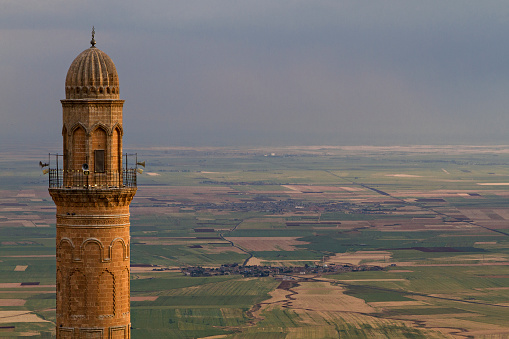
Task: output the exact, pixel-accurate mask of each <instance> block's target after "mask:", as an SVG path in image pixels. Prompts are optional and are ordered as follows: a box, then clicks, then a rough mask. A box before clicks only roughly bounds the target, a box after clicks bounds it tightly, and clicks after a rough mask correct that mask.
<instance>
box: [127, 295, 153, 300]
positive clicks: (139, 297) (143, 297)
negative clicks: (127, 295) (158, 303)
mask: <svg viewBox="0 0 509 339" xmlns="http://www.w3.org/2000/svg"><path fill="white" fill-rule="evenodd" d="M157 298H159V296H149V295H147V296H137V297H131V301H155V300H157Z"/></svg>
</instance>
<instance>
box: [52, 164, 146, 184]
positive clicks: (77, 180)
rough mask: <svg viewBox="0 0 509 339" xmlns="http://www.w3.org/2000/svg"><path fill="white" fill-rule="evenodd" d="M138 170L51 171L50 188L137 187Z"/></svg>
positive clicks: (54, 169) (53, 169)
mask: <svg viewBox="0 0 509 339" xmlns="http://www.w3.org/2000/svg"><path fill="white" fill-rule="evenodd" d="M136 186H137V183H136V168H127V169H123V170H122V171H119V172H105V173H93V172H89V174H86V172H83V171H81V170H72V171H65V172H64V171H63V170H62V169H57V168H50V169H49V188H68V189H106V188H126V187H136Z"/></svg>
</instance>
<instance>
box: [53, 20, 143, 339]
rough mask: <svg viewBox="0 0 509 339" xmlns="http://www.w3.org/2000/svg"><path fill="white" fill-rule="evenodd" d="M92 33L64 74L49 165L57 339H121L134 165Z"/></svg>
mask: <svg viewBox="0 0 509 339" xmlns="http://www.w3.org/2000/svg"><path fill="white" fill-rule="evenodd" d="M94 34H95V32H94V30H93V31H92V41H91V42H90V43H91V47H90V48H88V49H87V50H85V51H83V52H82V53H81V54H80V55H78V56H77V57H76V59H74V61H73V62H72V64H71V67H69V71H68V72H67V78H66V80H65V97H66V99H65V100H61V102H62V108H63V126H62V135H63V150H64V153H63V155H56V157H54V158H55V159H56V163H55V162H53V161H52V162H51V165H50V167H51V168H50V170H49V174H50V178H49V193H50V195H51V197H52V198H53V201H54V202H55V204H56V206H57V214H56V218H57V222H56V227H57V238H56V251H57V253H56V258H57V278H56V282H57V320H56V326H57V338H105V339H108V338H122V339H125V338H130V322H131V321H130V319H131V318H130V298H129V296H130V284H129V273H130V264H129V248H130V237H129V204H130V202H131V200H132V199H133V197H134V194H135V193H136V168H127V164H128V160H127V155H126V157H123V156H122V135H123V128H122V107H123V104H124V100H120V99H119V92H118V90H119V81H118V75H117V71H116V68H115V65H114V64H113V61H112V60H111V59H110V57H109V56H108V55H106V53H104V52H102V51H101V50H99V49H98V48H96V47H95V44H96V42H95V39H94ZM124 159H125V162H124ZM132 165H134V167H136V161H134V163H132Z"/></svg>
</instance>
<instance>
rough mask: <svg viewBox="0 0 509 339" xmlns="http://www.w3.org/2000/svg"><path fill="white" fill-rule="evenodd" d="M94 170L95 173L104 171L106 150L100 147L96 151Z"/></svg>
mask: <svg viewBox="0 0 509 339" xmlns="http://www.w3.org/2000/svg"><path fill="white" fill-rule="evenodd" d="M94 159H95V163H94V171H95V173H104V150H103V149H98V150H95V151H94Z"/></svg>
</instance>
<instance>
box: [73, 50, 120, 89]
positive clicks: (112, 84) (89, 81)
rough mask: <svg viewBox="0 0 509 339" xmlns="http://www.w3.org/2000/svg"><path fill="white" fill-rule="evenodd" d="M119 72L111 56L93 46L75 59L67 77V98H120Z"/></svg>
mask: <svg viewBox="0 0 509 339" xmlns="http://www.w3.org/2000/svg"><path fill="white" fill-rule="evenodd" d="M118 87H119V83H118V74H117V69H116V68H115V64H114V63H113V61H112V60H111V58H110V57H109V56H108V55H107V54H106V53H104V52H103V51H101V50H100V49H98V48H96V47H94V46H92V47H90V48H89V49H86V50H84V51H83V52H81V53H80V55H78V56H77V57H76V59H74V61H73V62H72V64H71V67H69V71H67V78H66V79H65V97H66V99H118V98H119V95H118V90H119V88H118Z"/></svg>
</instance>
